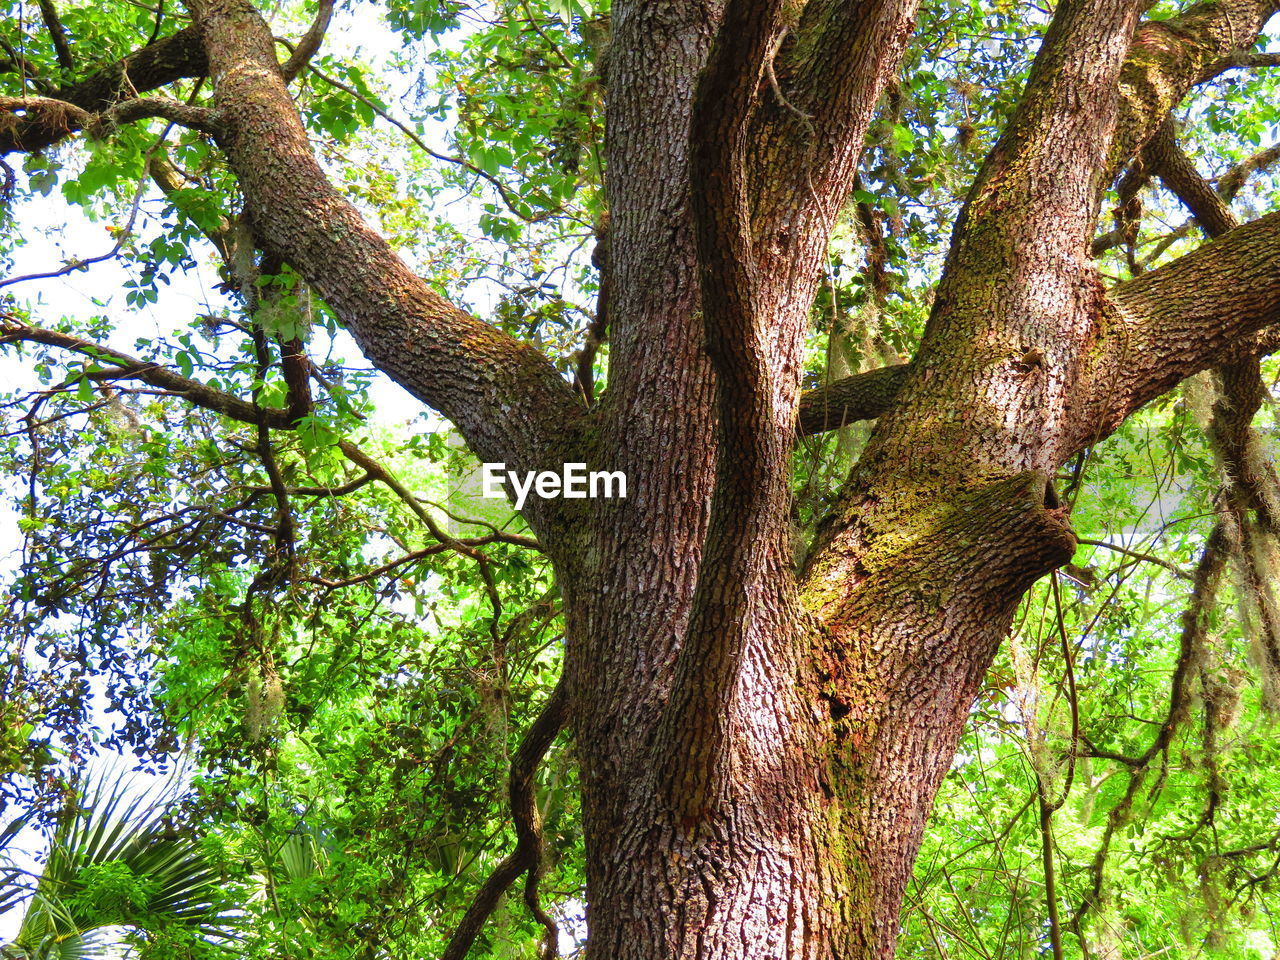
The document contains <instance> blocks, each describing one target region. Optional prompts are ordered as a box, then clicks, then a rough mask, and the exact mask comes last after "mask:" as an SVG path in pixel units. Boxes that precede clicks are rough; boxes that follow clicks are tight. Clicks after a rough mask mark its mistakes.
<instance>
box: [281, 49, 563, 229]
mask: <svg viewBox="0 0 1280 960" xmlns="http://www.w3.org/2000/svg"><path fill="white" fill-rule="evenodd" d="M277 42H279V43H282V44H285V45H286V46H287V45H288V44H287V42H286V41H283V40H280V41H277ZM307 70H309V71H310V72H311V73H313V74H315V75H316V76H317V77H319V78H320V79H321V80H323V81H324V82H325V83H327V84H329V86H331V87H334V88H335V89H337V90H341V91H342V92H343V93H345V94H347V95H348V96H350V97H352V98H354V99H355V100H358V101H359V102H360V103H363V104H364V105H365V106H366V107H368V108H369V109H370V110H372V111H373V112H374V113H375V114H376V115H377V116H379V117H381V118H382V119H383V120H385V121H386V122H387V123H389V124H391V125H392V126H393V127H395V128H396V129H397V130H399V131H400V132H401V133H403V134H404V135H405V136H406V137H408V138H409V140H410V141H411V142H412V143H413V145H414V146H416V147H417V148H418V149H419V150H421V151H422V152H423V153H425V154H426V155H427V156H429V157H432V158H433V159H435V160H439V161H440V162H441V163H449V164H453V165H454V166H457V167H462V168H463V169H464V170H467V171H469V172H471V173H474V174H475V175H476V176H477V177H480V178H481V179H482V180H485V181H487V182H488V183H489V185H490V186H492V187H493V188H494V189H495V190H497V191H498V195H499V196H500V197H501V198H502V202H503V203H504V204H505V205H506V207H507V209H508V210H510V211H511V213H512V214H513V215H514V216H516V217H518V218H519V219H521V220H523V221H524V222H525V223H539V222H541V221H543V220H546V219H548V218H550V217H553V216H555V215H556V214H557V213H560V212H562V211H563V209H564V208H563V207H556V208H555V209H553V210H547V211H545V212H543V213H540V214H537V215H534V216H530V215H529V214H527V213H524V212H522V211H521V209H520V206H519V203H520V199H519V197H517V196H516V195H515V194H513V193H512V192H511V191H510V190H509V189H508V188H507V186H506V184H504V183H503V182H502V181H501V180H499V179H498V178H497V177H495V176H494V175H493V174H491V173H488V172H487V171H485V170H482V169H481V168H480V167H477V166H476V165H475V164H474V163H472V162H471V161H470V160H467V159H464V158H463V157H451V156H449V155H448V154H447V153H440V152H439V151H437V150H432V149H431V148H430V147H429V146H427V144H426V141H424V140H423V139H422V138H421V137H420V136H418V135H417V134H416V133H414V132H413V130H412V129H410V128H409V127H408V126H406V125H405V124H404V123H402V122H401V121H399V120H397V119H396V118H395V117H394V116H392V115H391V114H390V113H388V112H387V111H386V110H385V109H383V107H382V106H380V105H379V104H377V103H375V102H374V101H372V100H370V99H369V98H368V97H366V96H365V95H364V94H362V93H360V91H359V90H356V89H355V88H354V87H351V86H349V85H348V84H345V83H343V82H342V81H341V80H339V79H337V78H336V77H331V76H329V75H328V74H327V73H325V72H324V71H322V70H321V69H320V68H319V67H316V66H314V65H312V64H307Z"/></svg>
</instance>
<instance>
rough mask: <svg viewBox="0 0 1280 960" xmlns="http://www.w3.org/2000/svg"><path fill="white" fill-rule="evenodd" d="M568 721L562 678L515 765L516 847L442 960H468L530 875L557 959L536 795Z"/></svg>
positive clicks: (528, 891)
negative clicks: (544, 888)
mask: <svg viewBox="0 0 1280 960" xmlns="http://www.w3.org/2000/svg"><path fill="white" fill-rule="evenodd" d="M568 720H569V694H568V686H567V683H566V681H565V679H564V678H563V677H561V679H560V682H559V683H557V684H556V687H555V689H554V690H553V691H552V692H551V697H550V698H549V699H548V700H547V703H546V705H545V706H544V707H543V708H542V712H541V713H540V714H538V718H537V719H536V720H534V722H533V724H532V725H531V726H530V727H529V730H528V731H527V732H526V733H525V735H524V739H523V740H522V741H521V743H520V747H519V749H518V750H516V755H515V757H513V758H512V761H511V776H510V778H509V781H508V796H509V798H510V802H511V816H512V819H513V820H514V822H515V828H516V848H515V849H514V850H513V851H511V853H510V854H509V855H508V856H507V857H506V859H504V860H503V861H502V863H500V864H499V865H498V868H497V869H496V870H494V871H493V873H492V874H491V875H490V876H489V879H488V880H486V881H485V883H484V885H483V886H482V887H481V888H480V890H479V891H478V892H477V893H476V896H475V899H474V900H473V901H472V902H471V906H470V907H469V908H468V909H467V912H466V914H465V915H464V916H463V918H462V921H461V922H460V923H459V924H458V926H457V929H455V930H454V932H453V936H452V937H450V938H449V943H448V946H446V947H445V951H444V954H443V956H442V960H465V958H466V956H467V953H468V951H469V950H470V949H471V945H472V944H473V943H475V939H476V937H477V936H478V935H479V933H480V929H481V928H482V927H483V926H484V924H485V921H487V920H488V919H489V917H490V916H491V915H492V913H493V911H494V910H495V909H497V907H498V903H499V902H500V901H501V899H502V895H503V894H504V893H506V891H507V889H508V888H509V887H510V886H511V885H512V884H513V883H515V882H516V880H517V879H519V878H520V876H521V874H528V881H527V883H526V887H525V902H526V903H527V904H528V905H529V908H530V910H531V911H532V913H533V915H534V917H535V919H537V920H538V922H539V923H541V924H542V926H543V927H544V928H545V929H546V934H545V935H544V937H543V945H542V960H552V958H554V957H555V956H556V955H557V939H558V931H557V930H556V925H555V921H554V920H552V919H551V917H550V916H548V915H547V914H546V912H545V911H544V910H543V909H542V907H541V906H540V905H539V904H538V898H537V897H538V880H539V879H540V876H541V872H542V847H543V840H542V822H541V819H542V818H541V817H540V816H539V814H538V805H537V801H536V797H535V796H534V778H535V775H536V774H537V770H538V764H539V763H541V762H542V758H543V756H545V755H546V752H547V750H549V749H550V748H551V744H552V743H553V742H555V738H556V736H557V735H558V734H559V733H560V731H561V730H562V729H564V727H565V725H566V724H567V723H568Z"/></svg>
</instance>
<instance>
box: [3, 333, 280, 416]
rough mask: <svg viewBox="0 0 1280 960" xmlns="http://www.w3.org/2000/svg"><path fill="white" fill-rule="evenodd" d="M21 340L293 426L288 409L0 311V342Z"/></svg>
mask: <svg viewBox="0 0 1280 960" xmlns="http://www.w3.org/2000/svg"><path fill="white" fill-rule="evenodd" d="M18 342H26V343H42V344H44V345H45V346H50V347H58V348H60V349H63V350H70V351H72V352H74V353H78V354H81V355H82V356H86V357H89V358H91V359H93V360H95V361H98V362H100V363H106V364H111V365H113V366H114V367H115V368H118V369H113V370H110V371H109V372H110V374H111V379H113V380H140V381H142V382H143V383H146V384H149V385H150V386H153V387H159V388H160V389H162V390H166V391H168V392H169V393H171V394H174V395H176V396H180V397H182V398H183V399H185V400H187V401H189V402H190V403H193V404H195V405H196V406H198V407H203V408H204V409H206V410H212V411H214V412H215V413H220V414H222V415H223V416H225V417H230V418H231V419H232V420H239V421H240V422H242V423H252V424H258V423H266V424H267V425H268V426H271V427H274V428H276V429H288V428H289V426H290V417H289V413H288V411H286V410H279V409H276V408H274V407H265V408H258V407H255V406H254V405H253V404H252V403H249V402H247V401H245V400H242V399H240V398H239V397H237V396H234V395H233V394H230V393H224V392H223V391H221V390H215V389H214V388H213V387H211V386H209V385H208V384H205V383H201V382H200V381H198V380H192V379H190V378H189V377H184V376H182V375H180V374H178V373H176V372H175V371H173V370H170V369H169V368H168V367H164V366H161V365H160V364H158V363H154V362H152V361H148V360H139V359H138V358H136V357H131V356H130V355H129V354H127V353H121V352H120V351H119V350H113V349H111V348H110V347H105V346H103V345H102V344H99V343H95V342H93V341H92V340H85V339H84V338H82V337H77V336H74V335H72V334H69V333H60V332H58V331H56V330H47V329H45V328H43V327H33V326H30V325H29V324H26V323H23V322H21V321H19V320H17V319H16V318H14V317H13V316H11V315H5V314H0V344H4V343H18Z"/></svg>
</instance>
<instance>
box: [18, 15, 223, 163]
mask: <svg viewBox="0 0 1280 960" xmlns="http://www.w3.org/2000/svg"><path fill="white" fill-rule="evenodd" d="M207 69H208V66H207V63H206V60H205V55H204V48H203V46H202V45H201V44H200V39H199V36H198V34H197V33H196V30H195V28H194V27H186V28H185V29H182V30H179V31H178V32H177V33H175V34H173V35H172V36H170V37H165V38H164V39H163V40H159V41H157V42H155V43H152V44H149V45H147V46H145V47H143V48H141V49H140V50H136V51H134V52H133V53H131V54H129V55H128V56H127V57H124V58H122V59H120V60H117V61H115V62H114V63H111V64H109V65H107V66H105V67H103V68H102V69H100V70H98V71H96V72H95V73H93V74H92V75H90V76H89V77H86V78H85V79H84V80H81V81H79V82H78V83H74V84H71V85H69V86H64V87H60V88H59V89H57V90H55V91H52V93H51V95H50V97H49V99H51V100H57V101H59V102H61V103H67V104H71V105H72V106H74V107H78V108H79V109H80V110H83V111H85V112H86V113H90V114H98V113H103V112H105V111H106V110H108V109H109V108H110V107H112V106H114V105H115V104H117V103H120V102H121V101H123V100H133V99H137V98H138V97H139V94H143V93H146V92H148V91H150V90H155V89H157V88H159V87H163V86H165V85H167V84H170V83H173V82H174V81H175V80H182V79H186V78H190V77H201V76H204V74H205V72H206V71H207ZM73 132H74V130H72V129H69V128H68V127H67V125H66V124H65V123H63V122H62V121H61V119H60V118H58V117H57V116H48V115H45V114H43V113H42V112H40V111H36V112H35V113H33V114H29V115H27V116H23V117H12V118H11V119H8V120H5V121H4V122H0V156H3V155H5V154H7V153H12V152H14V151H15V150H21V151H24V152H27V153H32V152H34V151H36V150H43V149H44V148H45V147H48V146H51V145H52V144H55V143H57V142H58V141H59V140H62V139H64V138H65V137H67V136H69V135H70V134H71V133H73Z"/></svg>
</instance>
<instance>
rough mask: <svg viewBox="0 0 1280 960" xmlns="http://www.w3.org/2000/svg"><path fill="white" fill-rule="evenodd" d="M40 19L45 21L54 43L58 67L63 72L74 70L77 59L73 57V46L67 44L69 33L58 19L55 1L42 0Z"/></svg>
mask: <svg viewBox="0 0 1280 960" xmlns="http://www.w3.org/2000/svg"><path fill="white" fill-rule="evenodd" d="M40 18H41V19H42V20H44V25H45V29H46V30H48V31H49V39H50V40H52V41H53V50H54V53H55V54H56V55H57V57H58V66H60V67H62V69H63V70H67V71H71V70H74V69H75V66H76V61H75V57H73V56H72V55H71V45H70V44H69V43H67V31H66V29H65V28H64V27H63V26H62V21H61V20H60V19H59V18H58V8H57V7H55V6H54V5H53V0H40Z"/></svg>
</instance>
